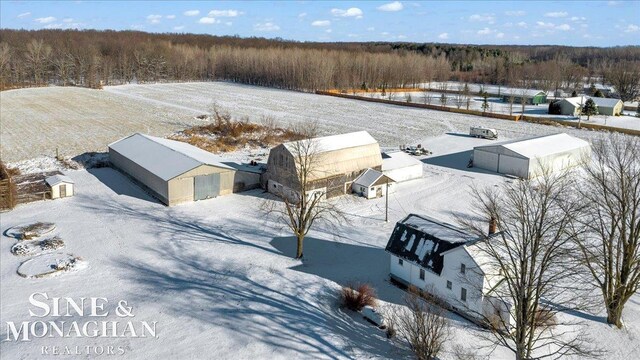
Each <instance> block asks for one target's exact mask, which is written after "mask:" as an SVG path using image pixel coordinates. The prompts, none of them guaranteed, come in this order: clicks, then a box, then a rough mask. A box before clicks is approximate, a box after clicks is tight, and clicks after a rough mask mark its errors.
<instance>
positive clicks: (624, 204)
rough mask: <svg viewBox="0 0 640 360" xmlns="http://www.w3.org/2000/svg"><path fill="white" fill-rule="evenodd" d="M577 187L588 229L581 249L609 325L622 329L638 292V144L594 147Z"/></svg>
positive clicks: (621, 140) (619, 139)
mask: <svg viewBox="0 0 640 360" xmlns="http://www.w3.org/2000/svg"><path fill="white" fill-rule="evenodd" d="M592 149H593V162H592V163H591V164H590V165H589V166H588V167H587V171H586V174H587V176H586V178H585V179H584V182H583V184H582V186H580V187H579V189H580V195H581V196H582V197H583V199H584V203H585V204H586V205H587V206H586V207H585V212H584V213H582V214H581V215H580V216H579V217H576V220H577V221H578V222H579V224H580V225H581V226H582V227H584V228H585V229H586V231H585V232H584V233H583V234H584V235H583V236H582V237H581V238H580V241H579V245H580V246H579V247H580V250H581V252H582V254H583V256H584V265H585V266H586V267H587V269H588V270H589V273H590V274H591V278H592V280H593V283H594V285H595V286H597V287H598V288H599V289H600V290H601V292H602V297H603V300H604V305H605V307H606V309H607V322H608V323H610V324H613V325H615V326H617V327H622V326H623V323H622V310H623V309H624V306H625V304H626V303H627V301H628V300H629V298H630V297H631V296H632V295H633V294H635V293H636V292H638V290H639V289H640V140H638V138H636V137H631V136H624V135H619V134H618V135H616V134H611V135H608V136H606V137H604V138H602V139H600V140H599V141H597V142H594V144H593V146H592Z"/></svg>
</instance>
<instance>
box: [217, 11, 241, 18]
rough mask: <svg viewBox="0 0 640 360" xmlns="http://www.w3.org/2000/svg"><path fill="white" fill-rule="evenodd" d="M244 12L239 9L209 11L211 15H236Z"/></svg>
mask: <svg viewBox="0 0 640 360" xmlns="http://www.w3.org/2000/svg"><path fill="white" fill-rule="evenodd" d="M242 14H244V13H243V12H242V11H238V10H211V11H209V17H236V16H238V15H242Z"/></svg>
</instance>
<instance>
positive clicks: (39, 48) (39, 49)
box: [25, 39, 51, 84]
mask: <svg viewBox="0 0 640 360" xmlns="http://www.w3.org/2000/svg"><path fill="white" fill-rule="evenodd" d="M50 55H51V46H49V45H47V44H45V43H44V41H42V40H36V39H33V40H31V42H29V43H28V44H27V52H26V53H25V58H26V60H27V64H28V66H29V68H30V69H31V72H32V74H33V80H34V82H35V83H36V84H39V83H40V81H41V80H42V79H43V77H44V73H45V69H46V65H47V61H48V60H49V56H50Z"/></svg>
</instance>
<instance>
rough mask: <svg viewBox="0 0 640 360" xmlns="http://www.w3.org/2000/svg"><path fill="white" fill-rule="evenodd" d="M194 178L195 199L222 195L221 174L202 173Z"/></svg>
mask: <svg viewBox="0 0 640 360" xmlns="http://www.w3.org/2000/svg"><path fill="white" fill-rule="evenodd" d="M193 179H194V186H193V189H194V191H193V199H194V200H202V199H208V198H212V197H216V196H218V195H220V174H210V175H200V176H196V177H194V178H193Z"/></svg>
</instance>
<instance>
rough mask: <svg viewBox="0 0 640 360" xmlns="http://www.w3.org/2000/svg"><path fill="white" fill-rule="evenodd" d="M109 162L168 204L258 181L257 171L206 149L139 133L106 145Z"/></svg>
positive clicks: (253, 183)
mask: <svg viewBox="0 0 640 360" xmlns="http://www.w3.org/2000/svg"><path fill="white" fill-rule="evenodd" d="M109 161H110V162H111V164H112V166H113V167H115V168H117V169H119V170H120V171H122V172H123V173H125V174H126V175H128V176H129V177H131V178H132V179H134V180H135V181H136V182H137V183H138V184H140V185H142V187H143V188H145V189H146V190H148V191H149V192H150V193H151V194H152V195H153V196H154V197H156V198H157V199H159V200H160V201H161V202H163V203H164V204H166V205H169V206H173V205H177V204H180V203H186V202H191V201H196V200H203V199H208V198H214V197H217V196H220V195H226V194H230V193H232V192H237V191H242V190H246V189H249V188H252V187H256V186H259V184H260V175H259V174H255V173H250V172H245V171H238V170H237V169H235V168H234V167H232V166H230V165H228V164H227V163H225V160H224V159H222V158H220V157H218V156H216V155H214V154H212V153H210V152H208V151H204V150H202V149H199V148H197V147H195V146H192V145H189V144H187V143H184V142H180V141H174V140H168V139H163V138H158V137H154V136H149V135H144V134H140V133H136V134H133V135H131V136H129V137H126V138H124V139H121V140H118V141H116V142H114V143H112V144H109Z"/></svg>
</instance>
